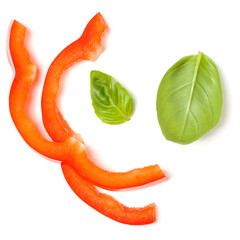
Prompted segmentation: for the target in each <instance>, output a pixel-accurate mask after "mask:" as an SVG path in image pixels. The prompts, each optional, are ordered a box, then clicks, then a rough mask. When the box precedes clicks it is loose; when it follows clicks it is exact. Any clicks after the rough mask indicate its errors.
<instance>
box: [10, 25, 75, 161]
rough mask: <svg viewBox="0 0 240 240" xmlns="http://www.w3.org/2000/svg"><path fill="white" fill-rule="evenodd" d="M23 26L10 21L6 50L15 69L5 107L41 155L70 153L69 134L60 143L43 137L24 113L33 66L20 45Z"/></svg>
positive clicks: (61, 156)
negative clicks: (66, 138)
mask: <svg viewBox="0 0 240 240" xmlns="http://www.w3.org/2000/svg"><path fill="white" fill-rule="evenodd" d="M25 32H26V28H25V27H24V26H23V25H22V24H21V23H19V22H17V21H14V22H13V23H12V27H11V31H10V36H9V51H10V55H11V60H12V64H13V67H14V70H15V76H14V80H13V83H12V86H11V90H10V94H9V108H10V114H11V117H12V119H13V122H14V124H15V126H16V128H17V129H18V131H19V133H20V134H21V136H22V137H23V139H24V140H25V141H26V142H27V143H28V145H29V146H30V147H32V148H33V149H35V150H36V151H37V152H39V153H41V154H42V155H44V156H46V157H49V158H52V159H55V160H64V159H66V158H69V157H71V152H70V151H69V149H70V148H71V145H73V143H74V141H75V142H76V140H74V138H73V137H71V139H70V138H69V139H68V140H67V141H65V142H63V143H53V142H51V141H47V140H46V139H44V138H43V137H42V136H41V135H40V133H39V132H38V130H37V129H36V127H35V126H34V124H33V123H32V121H31V120H30V119H29V117H28V116H27V113H26V109H27V100H28V96H29V91H30V88H31V86H32V83H33V81H34V80H35V79H36V74H37V67H36V66H35V65H34V64H33V63H32V62H31V59H30V56H29V54H28V52H27V50H26V48H25V46H24V38H25Z"/></svg>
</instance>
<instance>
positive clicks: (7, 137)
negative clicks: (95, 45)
mask: <svg viewBox="0 0 240 240" xmlns="http://www.w3.org/2000/svg"><path fill="white" fill-rule="evenodd" d="M63 2H64V3H63ZM238 2H239V1H237V0H236V1H234V0H228V1H211V0H202V1H193V0H189V1H187V0H182V1H177V0H170V1H152V0H148V1H133V0H132V1H130V0H127V1H125V0H121V1H106V0H103V1H97V0H96V1H93V0H84V1H81V0H78V1H73V0H68V1H56V0H54V1H50V0H48V1H45V0H42V1H30V0H21V1H17V0H8V1H4V3H3V1H2V2H1V6H0V70H1V71H0V73H1V87H0V107H1V108H0V109H1V113H0V116H1V118H0V121H1V124H0V133H1V137H0V141H1V143H0V148H1V157H0V158H1V160H0V161H1V165H0V193H1V195H0V239H2V240H15V239H24V240H29V239H34V240H38V239H45V240H50V239H51V240H52V239H58V240H61V239H71V240H74V239H105V240H108V239H115V240H118V239H121V240H122V239H138V240H141V239H149V238H151V239H164V240H175V239H184V240H190V239H191V240H192V239H195V240H198V239H218V240H220V239H231V240H237V239H238V240H239V239H240V229H239V224H240V195H239V185H240V174H239V172H240V159H239V148H240V142H239V134H240V124H239V122H240V107H239V103H240V94H239V89H240V81H239V69H240V61H239V55H240V36H239V23H240V14H239V8H238V6H237V3H238ZM99 11H100V12H101V13H102V15H103V16H104V18H105V20H106V22H107V23H108V26H109V31H108V33H107V34H106V36H105V38H104V47H105V50H104V52H103V53H102V54H101V56H100V57H99V58H98V60H97V61H96V62H84V63H79V64H77V65H75V66H74V67H72V68H71V69H69V71H67V72H66V74H65V75H64V77H63V82H64V84H63V86H64V90H63V91H62V94H61V99H60V109H61V111H62V112H63V114H64V117H65V118H66V119H67V121H68V122H69V124H70V125H71V127H72V128H73V129H74V130H75V131H76V132H79V133H81V135H82V137H83V138H84V140H85V142H86V144H87V146H88V148H89V149H90V151H91V154H92V155H94V156H95V158H96V161H97V162H98V163H99V165H101V166H103V167H105V168H106V169H109V170H113V171H125V170H129V169H132V168H135V167H142V166H146V165H150V164H155V163H157V164H159V165H160V166H161V168H162V169H163V170H164V171H165V173H166V175H167V177H168V179H167V180H166V181H165V182H162V183H160V184H155V185H152V186H149V187H144V188H140V189H133V190H124V191H115V192H110V194H111V195H113V196H114V197H115V198H117V199H118V200H119V201H121V202H122V203H124V204H125V205H127V206H144V205H146V204H148V203H150V202H155V203H156V204H157V206H158V212H157V222H156V223H154V224H151V225H147V226H128V225H124V224H120V223H117V222H115V221H113V220H111V219H108V218H106V217H105V216H103V215H101V214H99V213H98V212H96V211H95V210H93V209H92V208H90V207H88V206H87V205H86V204H85V203H83V202H82V201H81V200H80V199H78V197H77V196H76V195H75V194H74V193H73V192H72V191H71V189H70V188H69V186H68V185H67V183H66V182H65V180H64V177H63V175H62V172H61V169H60V165H59V164H57V163H53V162H50V161H48V160H46V159H44V158H43V157H41V156H40V155H38V154H37V153H35V152H34V151H32V150H31V149H30V148H29V147H28V146H27V145H26V144H25V142H24V141H23V140H22V139H21V137H20V135H19V134H18V132H17V130H16V129H15V126H14V125H13V123H12V120H11V117H10V115H9V110H8V94H9V89H10V85H11V81H12V77H13V74H12V70H11V68H10V66H9V63H8V60H7V55H6V39H7V33H8V29H9V24H10V21H11V20H12V19H16V20H18V21H19V22H21V23H22V24H24V25H25V26H26V27H27V28H28V31H29V39H28V46H29V47H30V48H31V52H32V54H33V56H34V59H35V61H36V63H37V65H38V67H39V71H40V81H39V83H38V88H36V89H35V90H34V91H35V96H36V98H35V100H34V105H33V106H34V118H35V119H38V122H40V119H41V114H40V111H41V110H40V96H41V88H42V84H43V80H44V76H45V73H46V71H47V68H48V66H49V65H50V63H51V62H52V60H53V59H54V58H55V56H56V55H57V54H58V53H59V52H60V51H61V50H62V49H63V48H64V47H66V46H67V45H68V44H69V43H71V42H72V41H74V40H75V39H77V38H78V37H79V36H80V35H81V33H82V31H83V29H84V27H85V25H86V24H87V22H88V21H89V20H90V19H91V18H92V17H93V16H94V15H95V14H96V13H97V12H99ZM198 51H202V52H203V53H205V54H206V55H208V56H209V57H210V58H212V59H213V60H214V61H215V63H216V65H217V67H218V69H219V74H220V78H221V82H222V88H223V101H224V104H223V114H222V117H221V120H220V121H219V123H218V125H217V127H216V128H215V129H213V130H211V131H210V132H208V133H207V134H205V135H204V136H203V137H202V138H201V139H200V140H198V141H196V142H194V143H192V144H190V145H186V146H184V145H179V144H176V143H172V142H169V141H167V140H165V138H164V137H163V135H162V133H161V130H160V127H159V125H158V122H157V115H156V110H155V109H156V106H155V102H156V93H157V88H158V85H159V83H160V81H161V79H162V77H163V75H164V74H165V72H166V71H167V70H168V68H169V67H171V66H172V65H173V64H174V63H175V62H176V61H178V60H179V59H180V58H181V57H183V56H186V55H192V54H197V53H198ZM93 69H95V70H100V71H102V72H105V73H107V74H110V75H112V76H113V77H115V78H116V79H117V80H118V81H119V82H120V83H121V84H122V85H123V86H124V87H126V89H127V90H128V91H129V92H130V93H131V95H132V97H133V99H134V102H135V111H134V114H133V116H132V118H131V120H130V121H128V122H127V123H124V124H122V125H117V126H116V125H115V126H112V125H107V124H104V123H102V122H101V121H100V120H99V119H98V118H97V117H96V115H95V114H94V111H93V108H92V106H91V99H90V94H89V81H90V80H89V74H90V71H91V70H93ZM105 192H106V191H105Z"/></svg>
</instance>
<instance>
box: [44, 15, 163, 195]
mask: <svg viewBox="0 0 240 240" xmlns="http://www.w3.org/2000/svg"><path fill="white" fill-rule="evenodd" d="M106 29H107V25H106V23H105V21H104V19H103V17H102V16H101V14H100V13H98V14H97V15H95V17H94V18H93V19H92V20H91V21H90V22H89V23H88V25H87V26H86V28H85V30H84V32H83V34H82V36H81V37H80V38H79V39H78V40H76V41H75V42H73V43H71V44H70V45H68V46H67V47H66V48H65V49H63V50H62V52H60V54H59V55H58V56H57V57H56V58H55V59H54V61H53V62H52V64H51V65H50V67H49V69H48V72H47V75H46V78H45V82H44V86H43V92H42V104H41V105H42V118H43V124H44V127H45V129H46V130H47V132H48V134H49V136H50V137H51V138H52V140H53V141H55V142H63V141H65V140H66V139H67V138H69V137H71V136H74V131H73V130H72V129H71V128H70V126H69V125H68V123H67V121H66V120H65V119H64V118H63V116H62V114H61V112H60V111H59V109H58V107H57V104H56V102H57V101H56V98H57V96H58V90H59V81H60V79H61V75H62V74H63V72H64V71H65V70H66V69H67V68H69V67H70V66H72V65H73V64H75V63H76V62H79V61H83V60H91V61H95V60H96V58H97V57H98V56H99V54H100V53H101V52H102V44H101V40H102V34H103V33H104V32H105V30H106ZM75 136H78V135H77V134H75ZM82 147H83V144H82ZM82 149H83V148H82ZM68 163H69V164H70V165H71V166H72V167H73V168H74V169H75V170H76V171H77V172H78V174H80V175H81V176H83V177H84V178H86V179H87V180H88V181H91V182H92V183H93V184H94V185H97V186H99V187H103V188H106V189H109V190H111V189H112V190H114V189H122V188H129V187H136V186H140V185H144V184H147V183H150V182H153V181H156V180H159V179H162V178H164V177H165V175H164V173H163V171H162V170H161V169H160V167H159V166H158V165H152V166H148V167H144V168H138V169H133V170H131V171H128V172H109V171H106V170H103V169H101V168H100V167H99V166H97V165H96V164H94V163H93V162H92V161H91V160H90V159H89V158H88V155H87V151H86V148H84V149H83V151H82V152H81V157H80V158H76V157H74V158H71V159H69V160H68Z"/></svg>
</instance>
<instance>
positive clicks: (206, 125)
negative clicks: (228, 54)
mask: <svg viewBox="0 0 240 240" xmlns="http://www.w3.org/2000/svg"><path fill="white" fill-rule="evenodd" d="M156 106H157V116H158V121H159V125H160V127H161V130H162V133H163V135H164V136H165V138H166V139H168V140H170V141H173V142H177V143H181V144H188V143H191V142H193V141H195V140H197V139H199V138H200V137H201V136H202V135H203V134H205V133H206V132H207V131H209V130H210V129H211V128H213V127H215V126H216V124H217V123H218V121H219V119H220V117H221V113H222V88H221V83H220V79H219V75H218V70H217V67H216V65H215V63H214V62H213V61H212V60H211V59H210V58H209V57H208V56H206V55H204V54H203V53H202V52H199V53H198V55H192V56H187V57H184V58H182V59H180V60H179V61H178V62H177V63H175V64H174V65H173V66H172V67H171V68H170V69H169V70H168V71H167V73H166V74H165V75H164V77H163V79H162V81H161V83H160V85H159V88H158V93H157V103H156Z"/></svg>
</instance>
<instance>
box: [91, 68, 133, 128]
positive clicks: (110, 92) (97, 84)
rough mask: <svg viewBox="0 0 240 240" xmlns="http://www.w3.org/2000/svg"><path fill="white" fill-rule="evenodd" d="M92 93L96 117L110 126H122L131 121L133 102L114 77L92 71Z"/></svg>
mask: <svg viewBox="0 0 240 240" xmlns="http://www.w3.org/2000/svg"><path fill="white" fill-rule="evenodd" d="M90 85H91V88H90V93H91V98H92V105H93V108H94V110H95V113H96V115H97V116H98V117H99V118H100V119H101V120H102V121H103V122H104V123H108V124H120V123H123V122H125V121H127V120H129V119H130V117H131V115H132V113H133V101H132V98H131V96H130V94H129V93H128V92H127V90H126V89H125V88H123V87H122V86H121V84H120V83H119V82H117V81H116V80H115V79H114V78H113V77H111V76H109V75H107V74H105V73H102V72H99V71H91V74H90Z"/></svg>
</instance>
